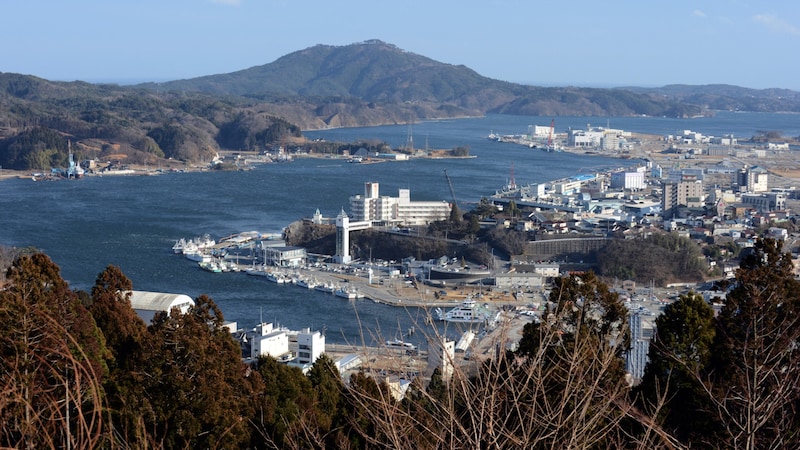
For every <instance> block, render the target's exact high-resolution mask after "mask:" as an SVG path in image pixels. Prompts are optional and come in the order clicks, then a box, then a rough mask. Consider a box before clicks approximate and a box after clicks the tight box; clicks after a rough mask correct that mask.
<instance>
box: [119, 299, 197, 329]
mask: <svg viewBox="0 0 800 450" xmlns="http://www.w3.org/2000/svg"><path fill="white" fill-rule="evenodd" d="M130 294H131V296H130V299H131V308H133V310H134V311H136V314H137V315H138V316H139V317H140V318H141V319H142V320H144V321H145V323H147V324H149V323H151V322H152V321H153V317H155V315H156V314H157V313H159V312H165V313H167V315H168V316H169V315H171V314H172V312H173V311H178V312H179V313H181V314H186V313H187V312H188V311H189V308H191V307H192V306H194V300H192V298H191V297H189V296H188V295H185V294H169V293H166V292H146V291H130Z"/></svg>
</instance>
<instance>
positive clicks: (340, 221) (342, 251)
mask: <svg viewBox="0 0 800 450" xmlns="http://www.w3.org/2000/svg"><path fill="white" fill-rule="evenodd" d="M334 259H335V261H336V262H338V263H340V264H350V261H351V259H350V218H349V217H347V214H346V213H345V212H344V208H343V209H342V211H341V212H340V213H339V215H338V216H336V256H335V257H334Z"/></svg>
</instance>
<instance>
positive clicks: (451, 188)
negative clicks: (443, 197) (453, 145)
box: [444, 169, 457, 206]
mask: <svg viewBox="0 0 800 450" xmlns="http://www.w3.org/2000/svg"><path fill="white" fill-rule="evenodd" d="M444 177H445V178H446V179H447V186H449V187H450V195H452V196H453V206H456V203H457V202H456V191H455V189H453V182H452V181H450V175H448V174H447V169H444Z"/></svg>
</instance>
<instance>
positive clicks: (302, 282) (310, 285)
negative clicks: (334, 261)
mask: <svg viewBox="0 0 800 450" xmlns="http://www.w3.org/2000/svg"><path fill="white" fill-rule="evenodd" d="M295 284H296V285H298V286H300V287H302V288H306V289H314V288H315V287H316V286H317V283H316V282H315V281H314V280H310V279H308V278H298V279H297V282H296V283H295Z"/></svg>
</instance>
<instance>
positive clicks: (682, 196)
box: [661, 175, 705, 218]
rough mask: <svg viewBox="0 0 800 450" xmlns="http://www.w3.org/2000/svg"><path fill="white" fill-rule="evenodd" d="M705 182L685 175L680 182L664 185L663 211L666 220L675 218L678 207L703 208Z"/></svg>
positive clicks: (662, 195) (662, 196)
mask: <svg viewBox="0 0 800 450" xmlns="http://www.w3.org/2000/svg"><path fill="white" fill-rule="evenodd" d="M704 195H705V194H704V190H703V182H702V181H701V180H697V179H695V178H694V177H692V176H690V175H685V176H684V177H683V180H681V181H679V182H677V183H676V182H673V181H667V182H665V183H663V186H662V193H661V210H662V214H663V217H664V218H671V217H675V216H676V215H677V213H678V207H680V206H685V207H688V208H699V207H702V206H703V203H704V200H705V197H704Z"/></svg>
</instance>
